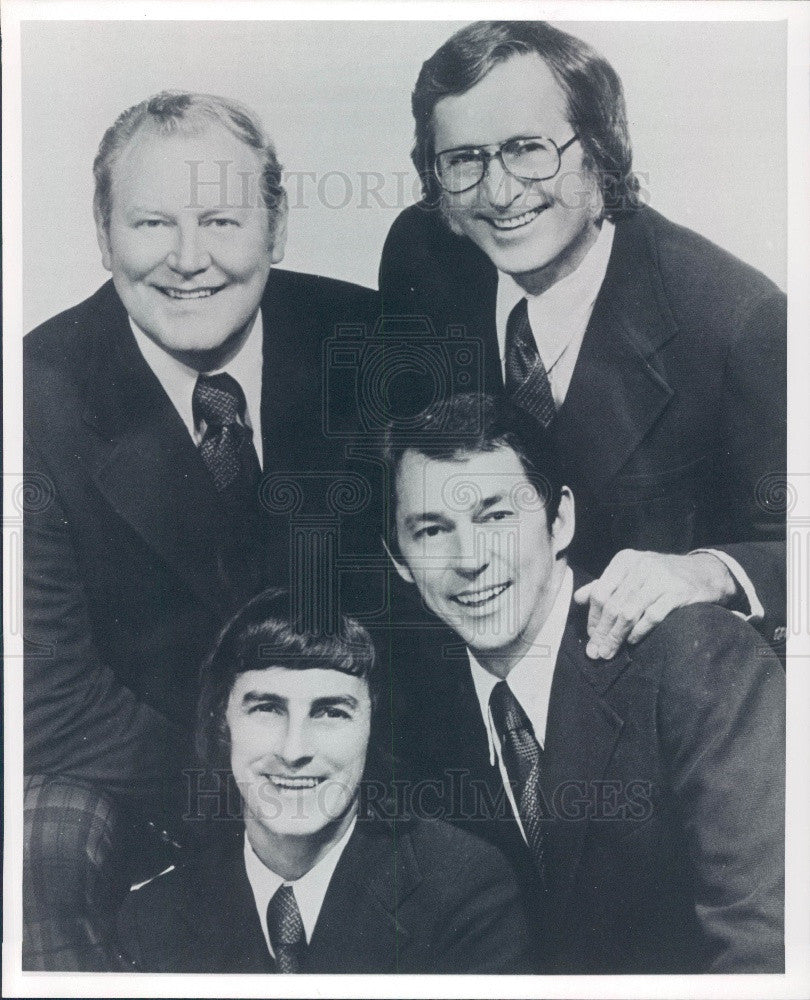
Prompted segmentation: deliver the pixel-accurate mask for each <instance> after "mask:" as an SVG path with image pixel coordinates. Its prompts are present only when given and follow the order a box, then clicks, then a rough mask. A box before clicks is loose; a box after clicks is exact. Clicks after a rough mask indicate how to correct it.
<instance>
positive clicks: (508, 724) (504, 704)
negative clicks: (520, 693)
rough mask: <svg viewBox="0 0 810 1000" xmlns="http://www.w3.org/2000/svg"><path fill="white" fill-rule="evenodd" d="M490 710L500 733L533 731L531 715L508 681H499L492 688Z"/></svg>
mask: <svg viewBox="0 0 810 1000" xmlns="http://www.w3.org/2000/svg"><path fill="white" fill-rule="evenodd" d="M489 710H490V712H491V713H492V721H493V722H494V723H495V728H496V729H497V731H498V732H499V733H501V734H503V733H507V732H509V733H515V732H520V731H521V730H523V731H527V732H529V733H533V730H532V724H531V722H529V717H528V716H527V715H526V713H525V712H524V711H523V708H522V707H521V704H520V702H519V701H518V700H517V698H516V697H515V696H514V694H513V693H512V689H511V688H510V687H509V685H508V684H507V683H506V681H498V683H497V684H496V685H495V687H494V688H493V689H492V693H491V694H490V696H489Z"/></svg>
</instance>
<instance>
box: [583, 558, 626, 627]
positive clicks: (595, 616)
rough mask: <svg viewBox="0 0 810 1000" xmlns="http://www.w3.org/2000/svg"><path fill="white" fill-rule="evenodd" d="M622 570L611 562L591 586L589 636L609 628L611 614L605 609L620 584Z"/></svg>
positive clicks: (622, 574)
mask: <svg viewBox="0 0 810 1000" xmlns="http://www.w3.org/2000/svg"><path fill="white" fill-rule="evenodd" d="M624 572H625V571H624V570H623V569H622V567H621V566H620V565H619V566H614V565H613V563H612V562H611V564H610V565H609V566H608V567H607V569H606V570H605V572H604V573H603V574H602V575H601V576H600V577H599V579H598V580H596V581H595V582H594V584H593V586H592V587H591V604H590V608H589V609H588V635H589V636H591V637H593V635H594V633H595V632H597V631H601V632H608V631H609V630H610V627H611V625H612V624H613V616H611V615H610V613H609V612H608V611H606V609H607V608H608V605H609V604H610V602H611V600H613V598H614V595H615V594H616V591H617V590H618V588H619V587H620V586H621V584H622V581H623V578H624Z"/></svg>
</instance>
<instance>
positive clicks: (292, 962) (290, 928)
mask: <svg viewBox="0 0 810 1000" xmlns="http://www.w3.org/2000/svg"><path fill="white" fill-rule="evenodd" d="M267 933H268V934H269V935H270V943H271V944H272V945H273V952H274V953H275V956H276V966H277V968H278V971H279V972H285V973H288V972H300V971H301V963H302V960H303V957H304V950H305V948H306V946H307V939H306V937H305V935H304V923H303V921H302V920H301V913H300V911H299V909H298V903H296V901H295V893H294V892H293V889H292V886H291V885H281V886H279V887H278V890H277V891H276V894H275V896H273V898H272V899H271V900H270V902H269V903H268V904H267Z"/></svg>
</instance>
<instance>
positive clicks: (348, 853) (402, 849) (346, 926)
mask: <svg viewBox="0 0 810 1000" xmlns="http://www.w3.org/2000/svg"><path fill="white" fill-rule="evenodd" d="M420 880H421V879H420V875H419V870H418V866H417V864H416V859H415V858H414V855H413V850H412V848H411V844H410V839H409V838H408V836H407V823H401V824H400V823H397V824H396V826H394V825H393V824H391V825H389V824H388V823H387V822H384V821H382V820H378V819H368V820H364V819H360V820H359V821H358V824H357V826H356V827H355V830H354V833H353V834H352V836H351V838H350V839H349V843H348V844H347V845H346V848H345V850H344V852H343V854H342V856H341V858H340V861H339V862H338V865H337V867H336V869H335V873H334V875H333V876H332V881H331V882H330V884H329V888H328V890H327V892H326V896H325V898H324V901H323V906H322V907H321V912H320V914H319V916H318V921H317V923H316V925H315V930H314V932H313V935H312V940H311V941H310V944H309V948H308V949H307V958H306V969H305V971H307V972H312V973H315V972H335V971H341V972H380V973H383V972H396V971H397V955H398V954H399V951H400V950H401V949H402V948H403V947H405V946H406V945H407V942H408V939H409V938H410V936H411V929H410V928H409V927H408V926H406V925H405V924H403V923H402V921H401V920H400V918H399V907H400V905H401V904H402V902H403V901H404V900H405V899H407V897H408V896H409V895H410V894H411V893H412V892H413V891H414V889H415V888H416V887H417V886H418V885H419V882H420Z"/></svg>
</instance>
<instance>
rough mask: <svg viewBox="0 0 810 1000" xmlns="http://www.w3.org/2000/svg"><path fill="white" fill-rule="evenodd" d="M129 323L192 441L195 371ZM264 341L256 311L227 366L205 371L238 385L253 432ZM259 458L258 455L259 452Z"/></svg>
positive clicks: (257, 414) (257, 417) (258, 417)
mask: <svg viewBox="0 0 810 1000" xmlns="http://www.w3.org/2000/svg"><path fill="white" fill-rule="evenodd" d="M129 324H130V326H131V327H132V332H133V334H134V335H135V342H136V343H137V345H138V348H139V349H140V352H141V354H142V355H143V357H144V360H145V361H146V363H147V364H148V365H149V367H150V368H151V369H152V371H153V372H154V374H155V377H156V378H157V380H158V381H159V382H160V384H161V385H162V386H163V388H164V390H165V392H166V395H167V396H168V397H169V399H170V400H171V401H172V404H173V406H174V408H175V409H176V410H177V412H178V413H179V414H180V417H181V418H182V420H183V423H184V424H185V425H186V427H187V428H188V431H189V433H190V434H191V436H192V438H194V439H195V440H196V436H197V435H196V428H195V425H194V416H193V413H192V406H191V397H192V394H193V392H194V386H195V384H196V382H197V376H198V375H199V372H198V371H197V370H196V369H195V368H190V367H189V366H188V365H186V364H183V362H182V361H178V360H177V358H175V357H172V355H171V354H169V353H168V352H167V351H164V350H163V348H162V347H161V346H160V345H159V344H156V343H155V342H154V340H152V338H151V337H148V336H147V335H146V334H145V333H144V332H143V330H141V328H140V327H139V326H138V325H137V323H136V322H135V321H134V320H133V319H132V317H131V316H130V317H129ZM263 340H264V328H263V324H262V313H261V310H259V311H258V312H257V313H256V318H255V319H254V320H253V325H252V326H251V328H250V332H249V333H248V335H247V337H246V338H245V342H244V343H243V344H242V346H241V347H240V348H239V351H238V353H237V354H236V355H235V356H234V357H233V358H231V360H230V361H229V362H228V364H227V365H225V366H224V367H223V368H219V369H217V371H216V372H207V373H206V374H209V375H217V374H219V372H224V371H227V373H228V374H229V375H232V376H233V377H234V378H235V379H236V381H237V382H238V383H239V384H240V385H241V386H242V391H243V392H244V394H245V399H246V400H247V421H246V422H247V424H248V426H249V427H252V428H253V429H254V432H255V431H256V428H257V427H258V425H259V422H260V420H261V390H262V345H263ZM253 438H254V444H255V445H256V447H257V450H258V448H259V447H260V446H261V434H257V433H254V435H253ZM259 460H260V461H261V454H259Z"/></svg>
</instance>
